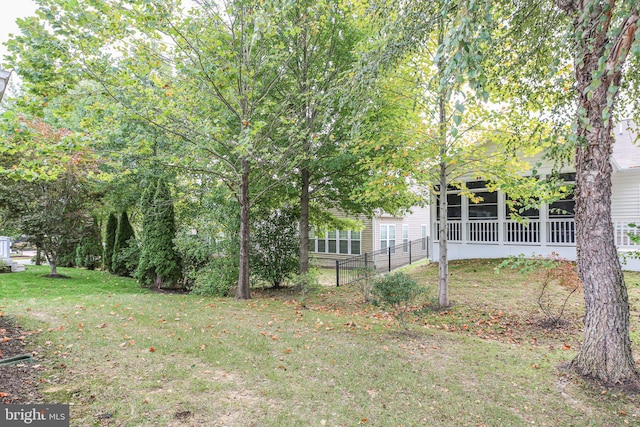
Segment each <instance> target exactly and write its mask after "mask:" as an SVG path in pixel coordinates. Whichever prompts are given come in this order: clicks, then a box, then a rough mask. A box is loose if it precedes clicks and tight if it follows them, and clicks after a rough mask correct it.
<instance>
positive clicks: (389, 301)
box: [372, 273, 424, 331]
mask: <svg viewBox="0 0 640 427" xmlns="http://www.w3.org/2000/svg"><path fill="white" fill-rule="evenodd" d="M423 292H424V289H423V288H421V287H420V286H419V285H418V283H417V282H416V281H415V280H413V279H412V278H411V277H409V276H408V275H406V274H404V273H395V274H389V275H385V276H382V277H380V278H378V279H376V280H375V281H374V282H373V289H372V293H373V295H374V296H375V297H376V298H377V300H376V302H377V303H378V304H380V305H382V306H387V307H390V308H392V309H393V310H394V311H396V314H397V316H398V318H399V319H400V322H401V323H402V327H403V328H404V330H405V331H408V330H409V329H408V328H407V322H406V320H405V312H406V310H407V309H408V308H409V306H410V305H411V303H412V302H413V301H415V299H416V298H417V297H418V295H420V294H421V293H423Z"/></svg>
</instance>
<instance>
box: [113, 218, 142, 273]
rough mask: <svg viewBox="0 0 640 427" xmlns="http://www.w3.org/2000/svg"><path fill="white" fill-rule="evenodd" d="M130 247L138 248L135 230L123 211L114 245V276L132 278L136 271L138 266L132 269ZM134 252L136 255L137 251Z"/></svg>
mask: <svg viewBox="0 0 640 427" xmlns="http://www.w3.org/2000/svg"><path fill="white" fill-rule="evenodd" d="M130 246H133V247H134V248H135V247H137V243H136V240H135V235H134V233H133V228H132V227H131V223H129V217H128V216H127V212H126V211H123V212H122V214H121V215H120V221H118V228H117V229H116V238H115V243H114V245H113V259H112V261H111V271H112V273H113V274H117V275H118V276H128V277H131V275H132V274H133V272H134V271H135V269H136V267H137V264H136V266H134V267H133V268H131V261H132V260H131V253H130V251H129V249H130ZM133 252H134V253H135V249H134V250H133Z"/></svg>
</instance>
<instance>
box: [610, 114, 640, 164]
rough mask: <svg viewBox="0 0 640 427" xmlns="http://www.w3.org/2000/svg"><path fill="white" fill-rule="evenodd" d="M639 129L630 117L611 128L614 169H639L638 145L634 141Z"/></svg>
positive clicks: (639, 146) (639, 151)
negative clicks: (613, 140) (613, 139)
mask: <svg viewBox="0 0 640 427" xmlns="http://www.w3.org/2000/svg"><path fill="white" fill-rule="evenodd" d="M639 131H640V129H638V126H637V125H636V124H635V123H634V122H633V121H632V120H631V119H626V120H622V121H620V123H618V124H617V125H616V126H615V128H614V130H613V137H614V138H615V143H614V144H613V155H612V156H611V162H612V163H613V167H614V169H615V170H618V171H624V170H629V169H637V170H640V145H638V143H636V139H637V138H638V133H639ZM639 142H640V141H639Z"/></svg>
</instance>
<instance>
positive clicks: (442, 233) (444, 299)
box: [438, 163, 449, 307]
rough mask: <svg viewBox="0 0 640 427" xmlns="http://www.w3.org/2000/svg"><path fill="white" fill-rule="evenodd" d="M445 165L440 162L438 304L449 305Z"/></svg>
mask: <svg viewBox="0 0 640 427" xmlns="http://www.w3.org/2000/svg"><path fill="white" fill-rule="evenodd" d="M447 186H448V182H447V166H446V165H445V164H444V163H441V164H440V195H439V197H440V207H439V210H440V223H439V225H438V234H439V238H438V249H439V256H438V304H439V305H440V307H448V306H449V259H448V253H447V249H448V247H447V243H448V237H449V233H448V231H449V223H448V221H447Z"/></svg>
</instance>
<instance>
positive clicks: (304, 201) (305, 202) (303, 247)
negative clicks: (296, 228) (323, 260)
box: [299, 168, 310, 274]
mask: <svg viewBox="0 0 640 427" xmlns="http://www.w3.org/2000/svg"><path fill="white" fill-rule="evenodd" d="M300 175H301V178H302V189H301V192H300V271H299V273H300V274H305V273H307V272H308V271H309V181H310V173H309V169H307V168H303V169H302V171H301V173H300Z"/></svg>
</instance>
